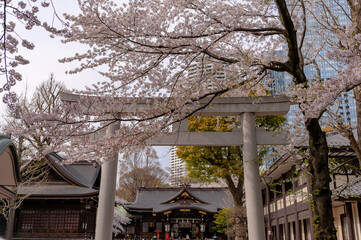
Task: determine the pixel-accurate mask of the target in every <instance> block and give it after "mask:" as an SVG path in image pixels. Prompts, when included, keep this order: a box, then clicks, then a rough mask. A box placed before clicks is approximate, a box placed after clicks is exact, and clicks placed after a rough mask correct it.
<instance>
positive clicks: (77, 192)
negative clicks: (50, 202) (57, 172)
mask: <svg viewBox="0 0 361 240" xmlns="http://www.w3.org/2000/svg"><path fill="white" fill-rule="evenodd" d="M98 192H99V191H98V190H95V189H92V188H88V187H78V186H73V185H45V184H44V185H36V186H24V187H19V188H18V194H24V195H25V194H29V193H30V194H31V197H32V198H36V197H40V196H41V197H42V198H43V197H44V196H47V197H56V198H64V197H81V196H88V195H89V196H94V195H97V194H98Z"/></svg>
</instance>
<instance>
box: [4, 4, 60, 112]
mask: <svg viewBox="0 0 361 240" xmlns="http://www.w3.org/2000/svg"><path fill="white" fill-rule="evenodd" d="M48 7H49V8H50V9H51V10H50V11H52V12H53V19H52V21H51V22H52V23H50V24H49V23H47V22H46V21H41V20H40V18H39V12H40V10H41V9H44V8H48ZM55 19H57V20H59V21H60V22H61V25H63V26H65V25H64V24H65V22H63V21H62V20H61V19H60V18H59V16H58V15H57V13H56V11H55V8H54V5H53V2H52V1H51V0H49V1H47V0H44V1H42V0H41V1H40V0H39V1H38V0H31V1H15V0H2V1H0V21H1V26H2V31H1V35H0V36H1V37H0V51H1V54H0V77H1V84H0V93H1V92H4V95H3V98H2V99H3V102H4V103H6V104H8V106H10V108H12V110H15V109H14V108H15V103H16V101H17V97H16V93H15V92H13V91H12V90H11V88H12V87H13V86H14V85H15V84H16V82H17V81H21V80H22V75H21V73H20V72H19V71H18V70H17V67H18V66H20V65H25V64H29V61H28V60H27V59H26V56H25V52H26V50H34V48H35V45H34V44H33V43H32V42H31V39H27V38H26V37H25V35H26V34H24V29H25V30H28V31H31V30H32V29H33V28H34V27H42V28H44V29H46V30H47V31H49V33H51V34H55V33H61V32H62V33H64V31H66V29H56V28H54V27H53V24H54V20H55Z"/></svg>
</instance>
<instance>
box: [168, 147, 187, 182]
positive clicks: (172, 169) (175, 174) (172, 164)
mask: <svg viewBox="0 0 361 240" xmlns="http://www.w3.org/2000/svg"><path fill="white" fill-rule="evenodd" d="M176 152H177V147H176V146H173V147H171V148H170V152H169V179H170V185H171V186H173V187H178V186H179V185H180V184H181V183H182V182H181V180H182V178H184V177H186V176H187V169H186V163H185V162H183V161H182V159H180V158H179V157H177V153H176Z"/></svg>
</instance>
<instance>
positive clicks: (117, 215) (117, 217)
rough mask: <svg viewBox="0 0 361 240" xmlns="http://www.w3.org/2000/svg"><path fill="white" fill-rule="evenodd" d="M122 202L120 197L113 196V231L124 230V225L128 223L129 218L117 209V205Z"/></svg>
mask: <svg viewBox="0 0 361 240" xmlns="http://www.w3.org/2000/svg"><path fill="white" fill-rule="evenodd" d="M121 204H122V201H121V199H120V198H118V197H115V206H116V208H115V210H114V221H113V233H115V234H118V233H123V232H124V227H123V226H124V225H127V224H129V223H130V221H131V219H130V218H128V217H126V216H124V215H123V214H122V212H121V211H120V209H119V206H120V205H121Z"/></svg>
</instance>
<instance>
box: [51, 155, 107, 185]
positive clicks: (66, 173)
mask: <svg viewBox="0 0 361 240" xmlns="http://www.w3.org/2000/svg"><path fill="white" fill-rule="evenodd" d="M47 159H48V160H49V163H50V167H51V168H52V169H53V170H54V171H55V172H57V173H58V174H59V175H60V176H61V177H62V178H63V179H64V180H65V181H67V182H68V183H69V184H71V185H77V186H79V187H88V188H93V186H94V183H95V181H96V179H97V176H98V174H99V171H100V167H99V166H96V167H94V168H95V170H94V172H93V173H91V174H92V176H91V178H90V179H87V178H86V177H85V176H84V175H82V174H81V173H80V172H79V171H77V170H76V169H75V168H74V166H72V164H69V165H65V164H61V162H62V161H63V160H64V159H63V158H62V157H61V156H60V155H59V154H57V153H54V152H53V153H49V154H48V155H47Z"/></svg>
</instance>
